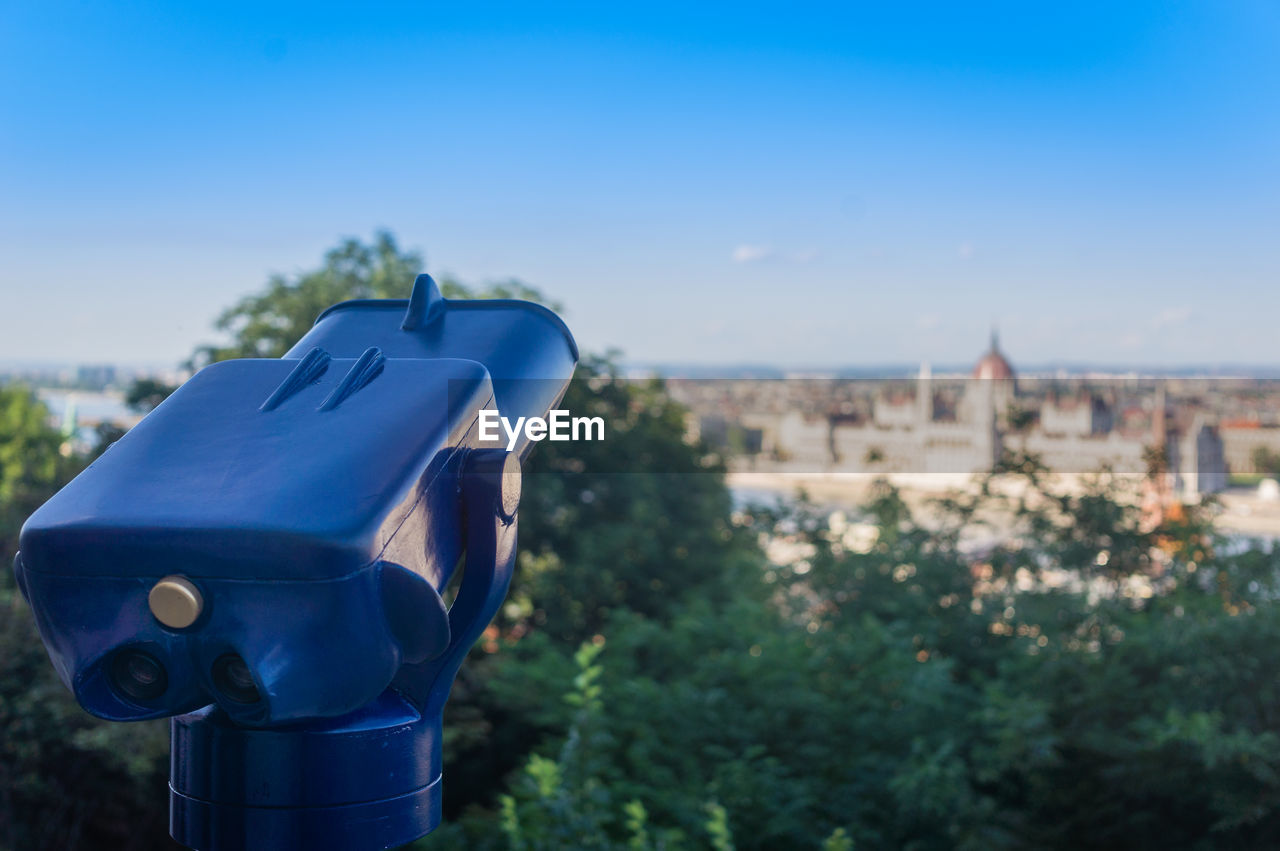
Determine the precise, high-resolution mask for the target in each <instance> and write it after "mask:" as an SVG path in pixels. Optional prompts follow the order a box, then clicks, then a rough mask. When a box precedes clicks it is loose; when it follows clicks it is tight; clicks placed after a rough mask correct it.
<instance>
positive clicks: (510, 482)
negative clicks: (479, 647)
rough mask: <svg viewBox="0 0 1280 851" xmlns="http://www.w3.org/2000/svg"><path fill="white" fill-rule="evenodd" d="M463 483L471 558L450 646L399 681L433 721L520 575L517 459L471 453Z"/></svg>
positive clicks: (454, 611)
mask: <svg viewBox="0 0 1280 851" xmlns="http://www.w3.org/2000/svg"><path fill="white" fill-rule="evenodd" d="M459 480H460V482H461V486H462V510H463V523H464V528H465V530H466V538H465V541H464V546H465V548H466V555H465V557H464V563H463V565H464V566H463V574H462V582H461V584H460V586H459V588H458V594H457V597H455V598H454V601H453V605H452V606H450V608H449V633H450V636H451V638H450V641H449V646H448V647H447V648H446V649H445V651H444V652H443V653H442V654H440V655H439V656H438V657H436V658H434V659H431V660H429V661H426V662H421V663H416V664H407V665H405V666H404V667H403V668H401V670H400V672H399V674H397V676H396V681H395V685H396V686H397V688H398V689H399V690H400V692H401V693H402V694H404V695H405V696H406V697H407V698H409V700H411V701H413V702H414V703H415V704H417V705H418V706H419V707H421V708H422V711H423V714H424V715H425V716H428V717H430V716H433V715H434V716H437V717H438V715H439V713H440V712H441V711H442V710H443V708H444V704H445V702H446V701H447V700H448V699H449V691H450V689H452V688H453V680H454V678H455V677H456V676H457V674H458V668H459V667H460V666H461V665H462V662H463V660H465V659H466V657H467V653H468V651H470V649H471V646H472V645H473V644H475V643H476V640H477V639H479V638H480V636H481V634H482V633H483V632H484V630H485V628H486V627H487V626H488V625H489V622H490V621H491V620H493V617H494V615H496V614H497V613H498V608H499V607H500V606H501V605H502V601H503V600H504V599H506V596H507V588H508V587H509V586H510V585H511V575H512V573H513V571H514V570H515V556H516V508H517V507H518V506H519V503H520V484H521V481H520V460H519V458H518V456H517V455H516V454H514V453H508V452H506V451H504V450H501V449H477V450H472V451H471V453H470V455H469V456H468V458H467V459H466V461H465V462H464V466H463V470H462V473H461V475H460V476H459Z"/></svg>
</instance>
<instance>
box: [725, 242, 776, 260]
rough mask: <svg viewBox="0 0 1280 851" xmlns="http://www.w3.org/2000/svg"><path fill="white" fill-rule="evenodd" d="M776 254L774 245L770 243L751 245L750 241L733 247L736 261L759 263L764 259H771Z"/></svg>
mask: <svg viewBox="0 0 1280 851" xmlns="http://www.w3.org/2000/svg"><path fill="white" fill-rule="evenodd" d="M775 256H776V253H775V252H774V250H773V246H770V245H751V244H750V243H746V242H744V243H742V244H741V245H739V246H738V247H737V248H735V249H733V262H734V263H759V262H761V261H763V260H770V259H772V258H773V257H775Z"/></svg>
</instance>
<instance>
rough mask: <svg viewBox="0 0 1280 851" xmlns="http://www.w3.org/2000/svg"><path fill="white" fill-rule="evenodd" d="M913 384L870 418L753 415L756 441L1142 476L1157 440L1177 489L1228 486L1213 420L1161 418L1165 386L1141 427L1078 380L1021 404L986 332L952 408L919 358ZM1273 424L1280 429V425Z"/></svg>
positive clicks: (872, 469) (860, 465) (839, 453)
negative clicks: (1028, 460) (1014, 459)
mask: <svg viewBox="0 0 1280 851" xmlns="http://www.w3.org/2000/svg"><path fill="white" fill-rule="evenodd" d="M914 384H915V388H914V393H913V392H911V391H910V389H909V387H907V386H904V385H902V384H901V383H896V384H894V385H893V386H891V387H886V388H884V389H882V390H881V392H880V393H879V394H878V395H877V396H876V398H875V399H874V400H873V402H872V406H871V412H870V416H869V417H861V418H859V417H835V416H831V415H827V416H824V415H821V414H816V413H800V412H798V411H794V410H792V411H788V412H787V413H784V414H782V415H781V416H779V417H777V418H775V419H774V420H773V421H772V423H770V422H767V421H766V420H765V419H763V418H757V419H755V420H754V424H755V425H756V426H757V427H759V428H760V430H761V432H762V438H761V446H763V447H768V448H771V449H772V452H773V455H774V457H775V458H776V459H778V460H779V461H780V462H783V463H785V464H786V465H787V466H789V467H791V468H792V469H807V470H822V471H828V472H857V473H913V472H919V473H983V472H989V471H990V470H992V469H993V468H994V466H995V465H996V464H997V462H998V461H999V460H1000V458H1001V457H1002V456H1003V454H1004V452H1005V450H1006V449H1020V450H1023V451H1026V452H1028V453H1032V454H1035V455H1037V456H1039V457H1040V458H1041V460H1042V461H1043V462H1044V463H1045V464H1046V466H1048V467H1049V469H1051V470H1054V471H1056V472H1064V473H1088V472H1094V471H1096V470H1098V469H1100V468H1103V467H1107V468H1109V469H1111V470H1114V471H1116V472H1120V473H1129V474H1142V475H1145V474H1146V473H1147V467H1148V463H1149V460H1150V459H1149V453H1148V449H1149V448H1150V447H1152V446H1164V447H1165V452H1166V456H1167V457H1168V458H1169V462H1170V467H1169V471H1170V473H1171V474H1173V478H1172V484H1173V486H1174V488H1176V489H1177V490H1178V491H1181V492H1183V493H1185V494H1187V495H1192V496H1195V495H1199V494H1202V493H1212V492H1216V491H1219V490H1222V489H1223V488H1224V487H1225V486H1226V482H1227V461H1226V451H1225V450H1224V442H1223V438H1222V437H1221V435H1220V434H1219V431H1218V429H1217V428H1216V426H1215V425H1214V424H1213V423H1212V422H1210V421H1209V420H1208V419H1207V418H1205V417H1203V416H1195V417H1193V418H1192V419H1190V420H1187V421H1185V422H1181V423H1179V422H1176V421H1175V422H1174V423H1173V425H1172V427H1169V426H1168V425H1167V423H1166V413H1165V405H1164V401H1163V391H1158V393H1157V401H1156V403H1155V409H1154V410H1153V412H1152V414H1151V416H1150V426H1149V427H1146V428H1143V429H1141V430H1138V429H1136V423H1137V422H1141V421H1143V418H1144V417H1145V415H1142V412H1141V411H1136V412H1135V411H1126V415H1125V417H1124V418H1123V420H1122V422H1123V428H1119V427H1117V419H1118V418H1117V416H1116V415H1115V413H1114V411H1113V407H1112V405H1111V404H1109V403H1108V400H1107V399H1106V398H1104V397H1102V396H1099V395H1098V394H1096V393H1094V392H1091V391H1089V390H1086V389H1079V390H1076V391H1070V392H1058V391H1051V392H1050V393H1048V394H1046V395H1045V397H1044V398H1043V399H1042V400H1041V401H1040V402H1039V404H1038V405H1032V406H1031V407H1030V408H1028V409H1026V410H1022V408H1021V406H1020V404H1019V388H1018V377H1017V373H1016V372H1015V371H1014V369H1013V366H1012V364H1011V363H1010V362H1009V360H1008V358H1007V357H1005V355H1004V353H1003V352H1001V350H1000V345H999V340H998V339H997V337H996V335H995V334H994V333H993V334H992V335H991V345H990V348H989V349H988V350H987V351H986V352H985V353H983V355H982V356H981V358H980V359H979V360H978V362H977V364H975V365H974V367H973V370H972V372H971V373H970V377H969V379H967V380H965V381H964V388H963V391H962V395H961V396H960V398H959V399H958V400H957V401H956V403H955V404H954V406H953V409H948V407H947V405H945V404H940V399H939V397H938V396H937V395H936V394H935V391H934V386H933V385H934V382H933V376H932V372H931V370H930V369H929V366H928V365H927V364H925V365H922V366H921V368H920V372H919V374H918V375H917V377H916V379H915V381H914ZM1184 413H1187V412H1184ZM1190 413H1194V412H1190ZM1015 414H1017V416H1016V417H1015ZM1184 419H1186V417H1185V416H1184ZM1275 431H1276V433H1277V435H1278V436H1280V429H1276V430H1275Z"/></svg>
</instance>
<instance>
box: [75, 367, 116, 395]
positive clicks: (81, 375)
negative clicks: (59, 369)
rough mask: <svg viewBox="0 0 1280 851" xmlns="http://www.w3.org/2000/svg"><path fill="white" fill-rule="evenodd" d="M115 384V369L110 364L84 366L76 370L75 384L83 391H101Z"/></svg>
mask: <svg viewBox="0 0 1280 851" xmlns="http://www.w3.org/2000/svg"><path fill="white" fill-rule="evenodd" d="M115 383H116V368H115V367H114V366H112V365H111V364H108V363H98V364H84V365H81V366H79V367H77V368H76V384H78V385H80V387H82V388H84V389H85V390H102V389H104V388H106V387H110V386H111V385H113V384H115Z"/></svg>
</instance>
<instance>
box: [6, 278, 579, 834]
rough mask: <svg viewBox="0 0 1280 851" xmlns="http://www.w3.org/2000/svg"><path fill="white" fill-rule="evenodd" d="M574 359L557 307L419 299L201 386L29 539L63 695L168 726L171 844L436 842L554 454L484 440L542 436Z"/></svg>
mask: <svg viewBox="0 0 1280 851" xmlns="http://www.w3.org/2000/svg"><path fill="white" fill-rule="evenodd" d="M577 357H578V354H577V348H576V346H575V344H574V342H573V338H572V336H571V335H570V333H569V331H568V329H567V328H566V327H565V325H564V323H563V322H561V321H560V319H559V318H558V317H556V316H555V315H554V314H553V313H551V312H550V311H548V310H546V309H545V308H543V307H541V306H538V305H535V304H532V303H529V302H522V301H506V300H485V301H451V300H447V299H444V298H442V297H441V295H440V293H439V290H438V289H437V288H436V286H435V283H434V282H433V281H432V280H431V278H430V277H429V276H427V275H422V276H419V278H418V280H417V281H416V282H415V284H414V289H413V295H412V297H411V298H410V299H409V300H407V301H392V300H387V301H383V300H369V301H353V302H344V303H342V304H338V305H335V306H334V307H332V308H330V309H329V310H327V311H325V312H324V313H323V314H321V316H320V317H319V319H317V321H316V324H315V326H314V327H313V328H312V330H311V331H310V332H309V333H307V334H306V336H304V337H303V339H302V340H300V341H299V342H298V343H297V345H295V346H294V347H293V348H292V349H291V350H290V351H289V352H288V353H286V354H285V356H284V357H283V358H280V359H278V360H273V359H243V360H232V361H225V362H222V363H216V364H213V365H211V366H209V367H206V368H205V369H203V370H201V371H200V372H198V373H197V374H196V375H195V376H193V377H192V378H191V379H190V380H189V381H188V382H186V383H185V384H184V385H182V386H181V387H180V388H179V389H178V390H177V391H176V392H175V393H174V394H173V395H172V396H171V397H170V398H169V399H167V400H166V401H165V402H163V403H162V404H161V405H159V406H158V407H157V408H156V409H155V410H154V411H153V412H152V413H151V414H149V415H148V416H147V417H145V418H144V419H143V420H142V421H141V422H140V423H139V424H138V425H137V426H135V427H134V428H133V429H132V430H131V431H130V432H129V433H127V434H126V435H125V436H124V437H122V438H121V439H120V440H119V441H117V442H116V443H115V444H114V445H112V446H111V447H110V448H109V449H108V450H107V451H106V452H105V453H104V454H103V455H102V456H101V457H100V458H99V459H98V460H97V461H95V462H94V463H93V464H92V465H90V466H89V467H88V468H87V469H86V470H85V471H84V472H82V473H81V474H80V475H79V476H78V477H77V478H76V479H74V480H73V481H72V482H71V483H70V484H68V485H67V486H66V487H65V488H63V489H62V490H61V491H60V492H58V493H57V494H56V495H55V496H54V497H53V498H52V499H50V500H49V501H48V502H47V503H46V504H45V505H44V506H42V507H41V508H40V509H39V510H38V511H36V513H35V514H33V515H32V516H31V518H30V519H29V520H28V521H27V523H26V524H25V526H24V527H23V530H22V534H21V539H20V553H19V555H18V557H17V558H16V560H15V571H16V574H17V578H18V584H19V587H20V588H21V589H22V592H23V593H24V595H25V596H26V598H27V599H28V601H29V602H30V603H31V606H32V609H33V610H34V612H35V615H36V621H37V624H38V626H39V629H40V634H41V637H42V639H43V640H44V642H45V645H46V647H47V648H48V650H49V655H50V658H51V659H52V661H53V664H54V667H55V668H56V670H57V672H58V674H59V676H60V677H61V679H62V680H63V682H65V683H66V684H67V685H68V686H69V687H70V688H71V689H72V691H73V692H74V693H75V696H76V699H77V700H78V701H79V702H80V704H81V705H82V706H83V707H84V708H85V709H86V710H88V711H89V712H91V713H93V714H94V715H97V716H99V717H101V718H106V719H110V720H114V721H130V720H140V719H146V718H157V717H164V716H173V721H172V722H171V723H172V766H171V767H172V775H171V781H170V786H171V831H172V833H173V835H174V838H175V839H177V840H179V841H180V842H183V843H184V844H187V845H189V846H192V847H195V848H201V849H219V848H272V849H289V848H299V849H301V848H303V847H308V848H310V847H326V848H340V849H363V848H384V847H391V846H393V845H397V844H402V843H405V842H408V841H411V840H412V839H414V838H416V837H417V836H420V835H422V834H423V833H426V832H428V831H429V830H431V829H432V828H433V827H434V826H435V824H436V823H437V822H438V820H439V798H440V774H441V768H440V715H441V712H442V710H443V706H444V703H445V700H446V699H447V697H448V693H449V689H450V687H451V685H452V682H453V679H454V676H455V674H456V672H457V669H458V666H459V665H460V664H461V662H462V660H463V658H464V657H465V655H466V653H467V651H468V649H469V648H470V647H471V645H472V644H473V643H474V642H475V640H476V639H477V638H478V637H479V634H480V632H481V631H482V630H483V629H484V627H485V626H486V625H487V624H488V622H489V620H491V619H492V617H493V615H494V614H495V613H496V611H497V608H498V606H499V605H500V604H501V602H502V600H503V598H504V597H505V594H506V590H507V586H508V584H509V581H510V575H511V569H512V566H513V563H514V553H515V516H516V508H517V505H518V502H519V493H520V465H521V461H522V460H523V458H524V457H525V455H527V453H528V451H529V449H530V448H531V444H530V443H529V442H528V441H527V440H524V441H517V442H516V443H515V444H513V446H512V447H511V449H510V451H508V449H507V448H506V445H505V442H504V443H503V444H497V445H495V444H492V443H485V441H483V440H482V439H481V436H480V434H479V429H478V427H477V424H478V421H479V419H480V416H481V413H482V412H486V411H494V410H496V411H498V412H499V413H500V414H501V415H503V416H508V417H512V418H514V417H517V416H521V417H533V416H545V415H546V414H547V413H548V411H549V410H550V409H551V408H553V407H554V406H555V404H556V403H557V402H558V401H559V399H560V397H561V396H562V395H563V393H564V390H565V388H566V387H567V385H568V381H569V380H570V378H571V377H572V374H573V369H574V366H575V364H576V362H577ZM464 553H465V569H464V572H463V576H462V578H461V582H460V583H459V585H458V592H457V596H456V598H455V600H454V603H453V605H452V606H451V607H447V606H446V605H445V602H444V597H443V595H444V593H445V588H446V586H448V585H449V583H450V580H451V579H452V578H453V575H454V572H455V571H456V570H457V569H458V568H459V564H460V562H462V561H463V558H464Z"/></svg>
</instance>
